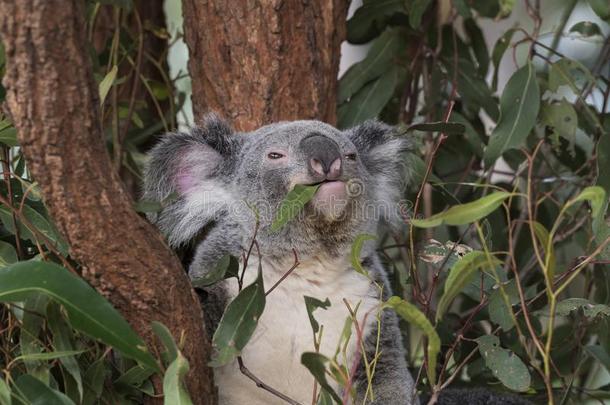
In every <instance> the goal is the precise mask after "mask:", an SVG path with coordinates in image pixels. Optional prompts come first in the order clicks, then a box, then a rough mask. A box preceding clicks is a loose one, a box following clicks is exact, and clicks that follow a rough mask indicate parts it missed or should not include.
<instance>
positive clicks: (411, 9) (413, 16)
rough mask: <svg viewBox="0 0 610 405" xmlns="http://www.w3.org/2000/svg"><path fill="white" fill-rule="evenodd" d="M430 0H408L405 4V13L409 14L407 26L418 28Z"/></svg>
mask: <svg viewBox="0 0 610 405" xmlns="http://www.w3.org/2000/svg"><path fill="white" fill-rule="evenodd" d="M431 1H432V0H409V1H408V2H407V13H408V14H409V24H410V25H411V27H412V28H413V29H417V28H419V26H420V25H421V18H422V17H423V15H424V13H425V12H426V9H427V8H428V6H429V5H430V3H431Z"/></svg>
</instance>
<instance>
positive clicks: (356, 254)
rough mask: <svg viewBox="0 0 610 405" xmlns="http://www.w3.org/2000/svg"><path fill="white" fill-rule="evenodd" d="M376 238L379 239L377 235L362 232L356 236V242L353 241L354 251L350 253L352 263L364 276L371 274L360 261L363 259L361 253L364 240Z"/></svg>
mask: <svg viewBox="0 0 610 405" xmlns="http://www.w3.org/2000/svg"><path fill="white" fill-rule="evenodd" d="M375 239H377V237H376V236H375V235H368V234H360V235H358V236H356V239H355V240H354V243H352V251H351V254H350V260H351V263H352V267H353V268H354V270H356V271H357V272H358V273H360V274H362V275H364V276H367V277H368V276H369V274H368V272H367V271H366V270H365V269H364V267H362V263H361V261H360V260H361V259H360V255H361V252H362V246H363V245H364V242H366V241H367V240H375Z"/></svg>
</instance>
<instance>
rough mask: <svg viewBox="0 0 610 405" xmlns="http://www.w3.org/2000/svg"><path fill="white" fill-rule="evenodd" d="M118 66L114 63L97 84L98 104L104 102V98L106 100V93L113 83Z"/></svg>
mask: <svg viewBox="0 0 610 405" xmlns="http://www.w3.org/2000/svg"><path fill="white" fill-rule="evenodd" d="M118 71H119V70H118V68H117V66H116V65H114V66H113V67H112V68H111V69H110V71H109V72H108V73H107V74H106V76H104V78H103V79H102V81H101V82H100V84H99V89H98V92H99V97H100V105H103V104H104V100H106V96H107V95H108V92H109V91H110V88H111V87H112V84H113V83H114V80H115V79H116V75H117V72H118Z"/></svg>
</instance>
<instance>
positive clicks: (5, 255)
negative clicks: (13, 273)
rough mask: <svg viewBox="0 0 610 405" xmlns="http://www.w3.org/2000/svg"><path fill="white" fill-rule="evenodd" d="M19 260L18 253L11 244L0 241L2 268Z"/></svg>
mask: <svg viewBox="0 0 610 405" xmlns="http://www.w3.org/2000/svg"><path fill="white" fill-rule="evenodd" d="M17 260H19V259H18V258H17V251H16V250H15V248H14V247H13V245H11V244H10V243H6V242H3V241H0V267H5V266H8V265H9V264H13V263H15V262H16V261H17Z"/></svg>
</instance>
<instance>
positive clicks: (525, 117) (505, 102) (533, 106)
mask: <svg viewBox="0 0 610 405" xmlns="http://www.w3.org/2000/svg"><path fill="white" fill-rule="evenodd" d="M539 108H540V89H539V87H538V81H537V80H536V70H535V69H534V66H533V65H532V64H531V63H529V62H528V63H527V64H526V65H525V66H524V67H522V68H521V69H519V70H517V71H516V72H515V73H514V74H513V76H512V77H511V78H510V80H509V81H508V83H507V84H506V88H505V89H504V93H502V98H501V99H500V120H499V121H498V125H496V128H495V129H494V130H493V132H492V133H491V136H490V139H489V145H487V149H486V150H485V165H486V167H488V168H490V167H492V165H493V163H494V162H495V161H496V159H497V158H499V157H500V156H501V155H502V153H503V152H504V151H506V150H508V149H514V148H518V147H520V146H522V145H523V144H524V143H525V139H526V138H527V136H528V135H529V133H530V131H531V130H532V128H533V127H534V124H535V123H536V117H537V116H538V110H539Z"/></svg>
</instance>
